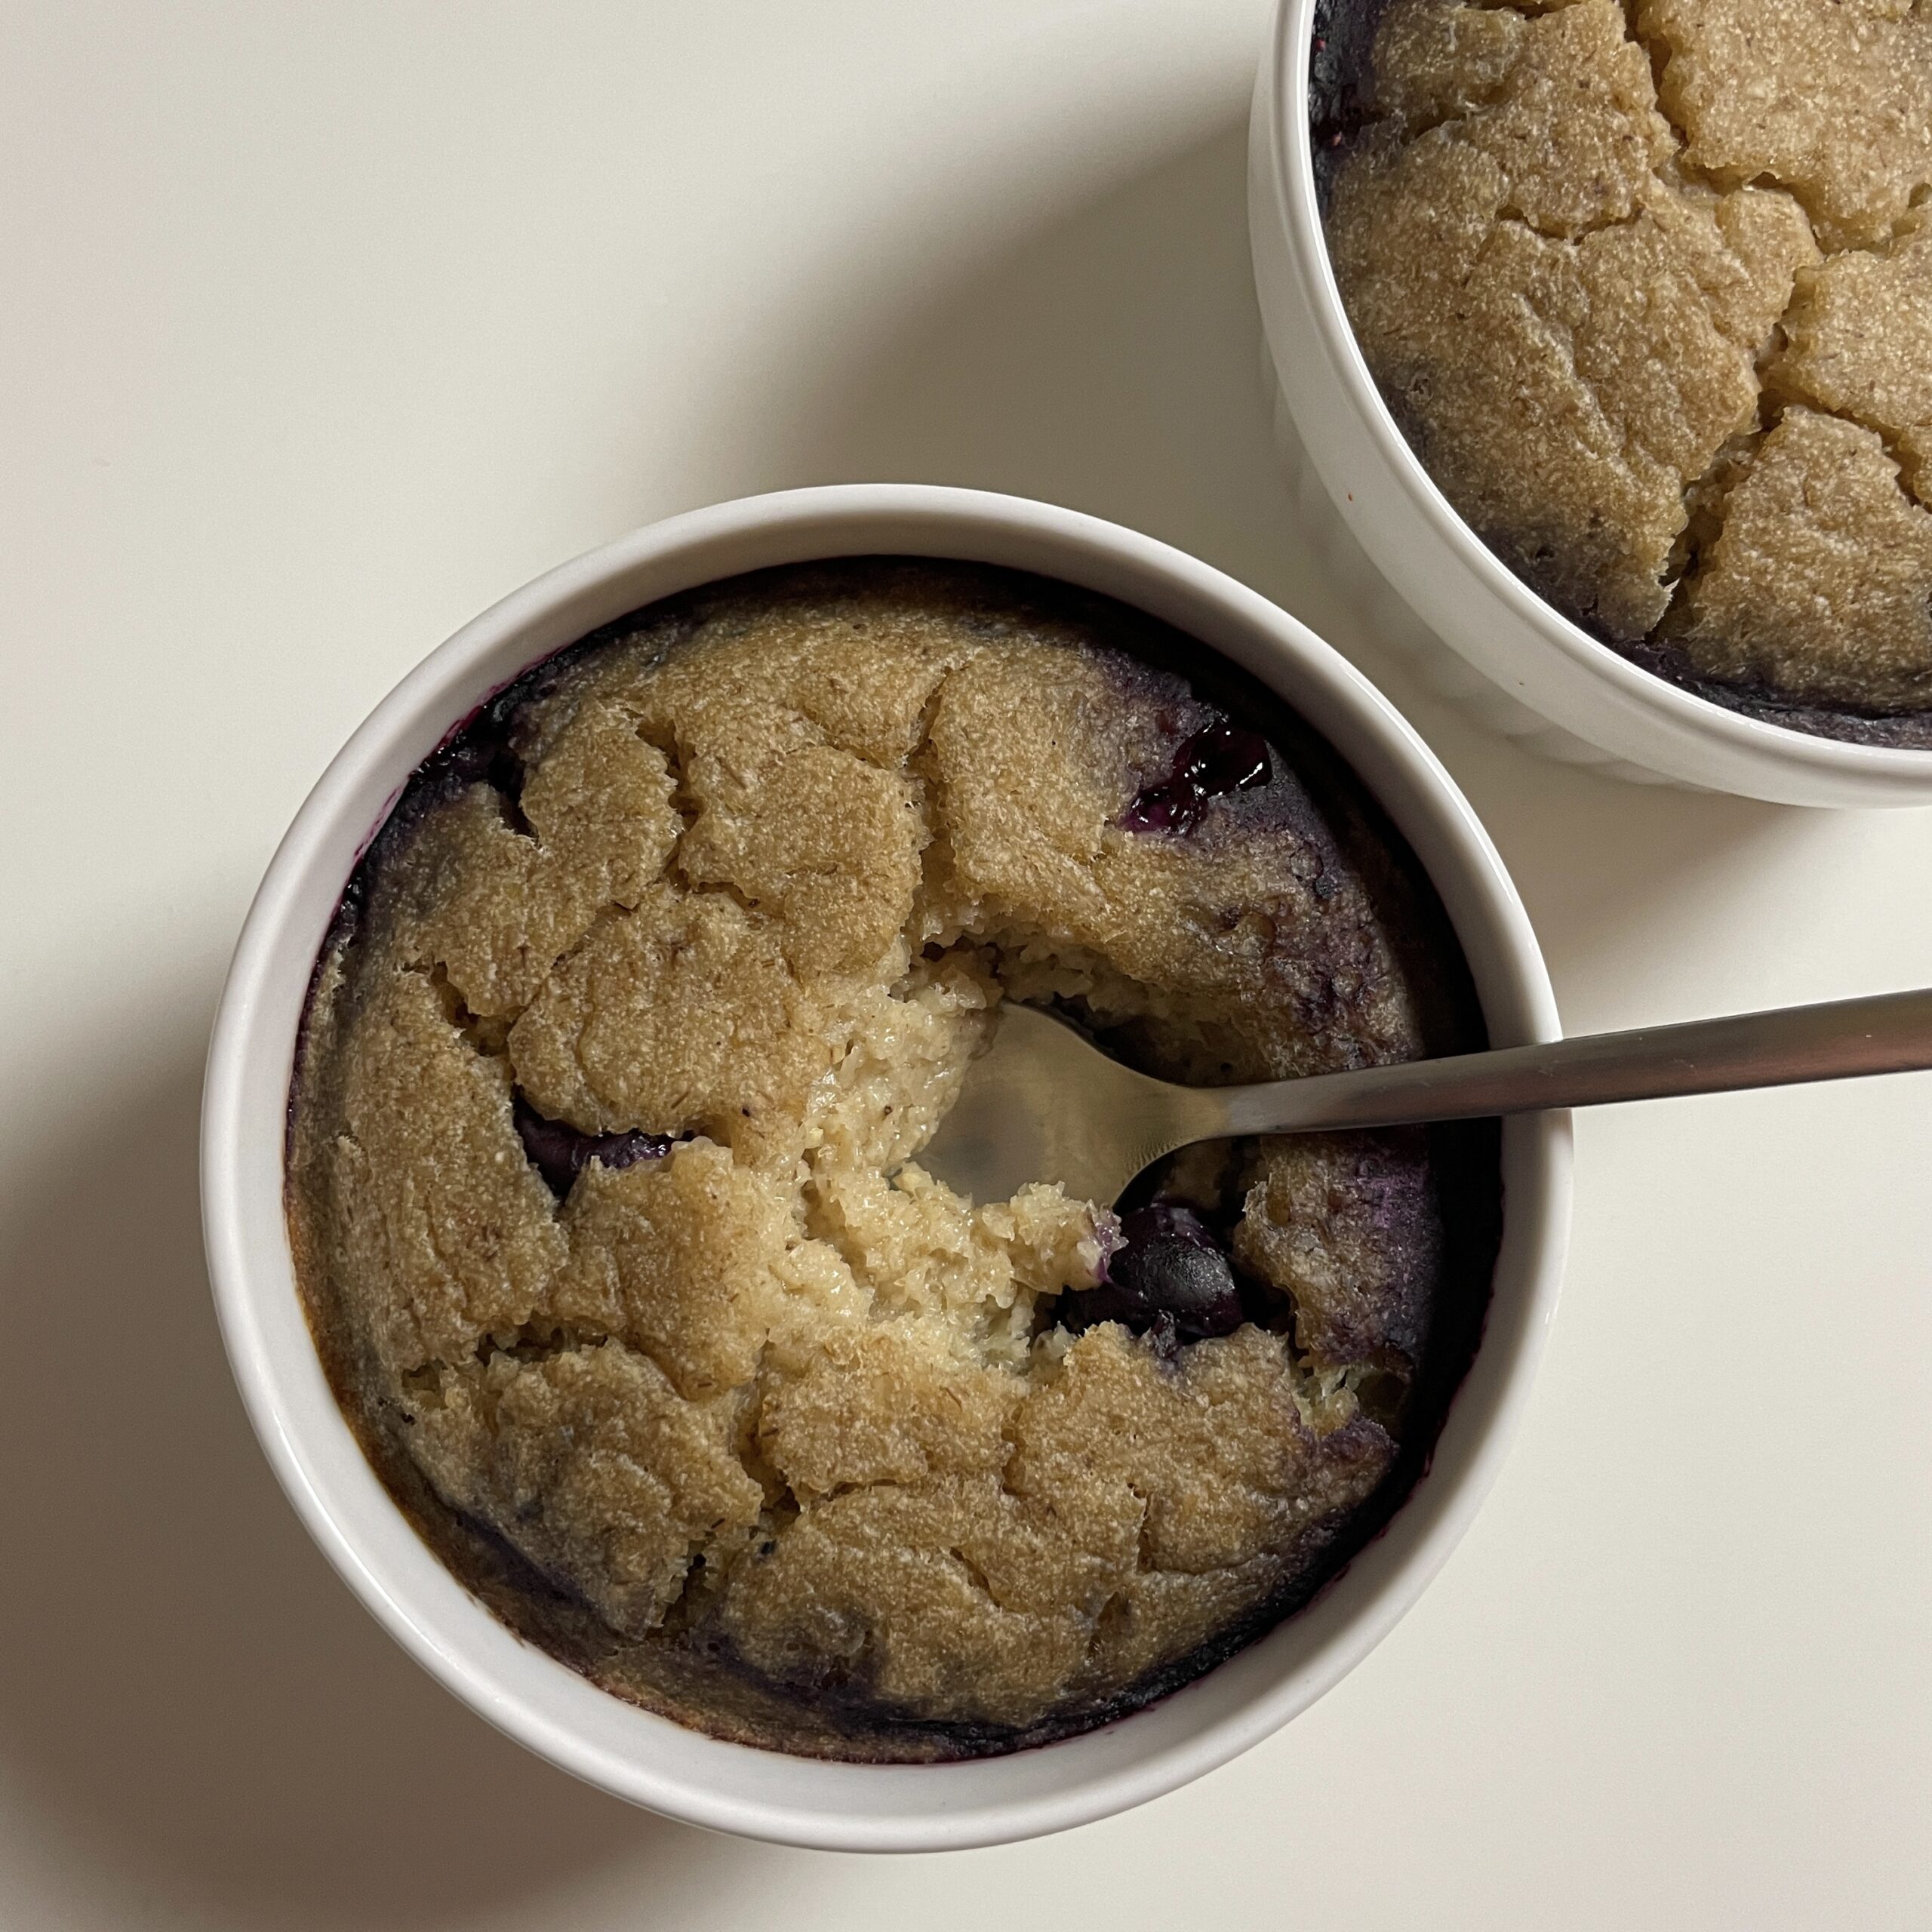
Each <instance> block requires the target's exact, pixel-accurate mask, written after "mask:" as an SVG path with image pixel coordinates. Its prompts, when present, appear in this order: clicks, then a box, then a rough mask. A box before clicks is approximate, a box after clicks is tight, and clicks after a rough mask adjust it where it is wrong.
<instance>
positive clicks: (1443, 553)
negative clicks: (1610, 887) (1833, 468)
mask: <svg viewBox="0 0 1932 1932" xmlns="http://www.w3.org/2000/svg"><path fill="white" fill-rule="evenodd" d="M1314 13H1315V0H1279V5H1278V8H1277V9H1276V12H1275V19H1274V23H1273V26H1272V30H1271V31H1270V33H1269V38H1268V41H1267V43H1266V48H1265V49H1264V51H1263V54H1262V60H1261V72H1260V77H1259V78H1258V80H1257V84H1256V88H1255V95H1254V114H1253V118H1252V119H1251V122H1250V124H1249V130H1248V232H1249V240H1250V243H1251V247H1252V249H1253V251H1254V278H1255V285H1256V289H1257V294H1259V296H1260V303H1261V315H1262V321H1263V327H1264V328H1265V330H1266V337H1267V349H1268V353H1267V355H1266V357H1265V358H1264V360H1265V361H1266V363H1267V364H1268V365H1269V374H1270V375H1271V376H1272V380H1273V381H1274V382H1275V383H1276V384H1278V390H1279V398H1280V405H1281V408H1280V414H1281V417H1284V418H1285V419H1286V420H1285V421H1284V422H1282V423H1281V425H1280V427H1281V429H1282V430H1283V431H1284V432H1285V433H1284V434H1282V435H1278V438H1277V441H1278V445H1280V446H1281V448H1282V449H1283V452H1284V456H1285V457H1286V458H1287V464H1288V467H1289V469H1290V472H1291V478H1292V479H1293V480H1294V481H1296V482H1297V484H1298V485H1306V483H1307V482H1308V481H1309V478H1308V476H1307V473H1306V472H1307V470H1308V469H1309V468H1310V467H1312V470H1313V472H1315V477H1316V478H1318V483H1319V487H1317V488H1308V487H1303V488H1300V490H1299V491H1298V501H1299V503H1300V507H1301V509H1302V511H1303V514H1304V515H1307V516H1308V517H1309V518H1311V520H1312V524H1313V525H1314V527H1315V531H1316V533H1317V534H1318V537H1324V538H1325V539H1326V540H1327V547H1328V548H1329V549H1330V550H1331V555H1333V556H1334V560H1335V561H1337V562H1338V563H1339V564H1340V566H1341V568H1343V572H1344V574H1345V575H1346V574H1349V565H1351V563H1352V562H1353V561H1355V559H1356V558H1358V557H1359V556H1360V554H1361V552H1366V553H1367V561H1368V563H1369V564H1370V565H1372V566H1373V569H1374V571H1376V572H1379V573H1380V577H1381V578H1382V579H1383V580H1384V582H1385V583H1386V585H1387V586H1389V587H1390V588H1392V591H1393V592H1394V595H1392V596H1391V595H1387V594H1386V592H1383V594H1382V595H1379V596H1378V595H1377V589H1378V588H1379V586H1374V584H1373V583H1367V584H1365V585H1364V589H1366V591H1367V595H1368V597H1369V599H1370V601H1371V609H1372V611H1373V614H1374V618H1375V620H1377V622H1378V623H1379V624H1380V625H1381V626H1382V627H1383V629H1385V630H1386V632H1388V633H1389V636H1390V640H1391V641H1392V642H1394V643H1395V644H1397V645H1399V646H1401V648H1404V649H1407V650H1410V651H1414V652H1416V653H1417V654H1418V655H1419V656H1420V657H1422V659H1423V661H1424V662H1425V663H1426V664H1428V663H1429V660H1433V663H1432V664H1430V665H1429V669H1430V672H1431V676H1430V681H1431V682H1432V684H1433V685H1435V688H1437V689H1438V691H1441V692H1442V693H1443V694H1444V695H1445V696H1447V697H1451V698H1454V699H1455V700H1457V701H1458V702H1459V703H1461V704H1463V706H1465V708H1466V709H1468V710H1469V712H1472V714H1473V715H1475V717H1476V718H1478V720H1479V721H1481V723H1483V724H1485V725H1487V727H1488V728H1490V729H1491V730H1492V731H1500V732H1502V733H1503V734H1506V736H1508V737H1512V738H1515V739H1517V740H1519V741H1521V742H1522V743H1525V744H1526V745H1527V746H1530V747H1531V749H1535V750H1537V751H1540V752H1543V753H1544V754H1546V755H1548V756H1550V757H1552V758H1560V759H1561V760H1563V761H1565V762H1567V763H1576V764H1592V765H1595V766H1598V767H1599V768H1602V769H1604V770H1605V771H1608V772H1610V773H1611V774H1614V775H1616V776H1617V777H1624V778H1629V779H1634V780H1639V781H1644V782H1649V783H1657V782H1658V781H1659V780H1664V781H1666V782H1672V783H1678V784H1681V785H1689V786H1695V787H1698V788H1702V789H1711V790H1714V791H1724V792H1740V793H1742V794H1743V795H1744V796H1746V797H1747V798H1767V799H1770V800H1771V801H1774V802H1776V803H1778V804H1801V805H1924V804H1932V752H1921V751H1901V750H1893V749H1887V748H1884V747H1881V746H1871V745H1854V744H1847V743H1842V742H1841V741H1840V740H1836V739H1832V738H1819V737H1812V736H1810V735H1809V734H1807V733H1804V732H1801V731H1786V730H1785V729H1784V728H1783V727H1781V726H1779V725H1776V724H1764V723H1763V722H1761V721H1760V720H1758V719H1757V718H1746V717H1743V716H1741V715H1740V714H1738V713H1737V712H1732V711H1727V710H1726V709H1724V707H1723V706H1721V705H1716V704H1712V703H1709V702H1708V701H1707V700H1705V699H1703V698H1700V697H1694V696H1693V695H1692V694H1690V692H1689V691H1683V690H1681V689H1679V688H1678V687H1677V686H1676V685H1672V684H1669V683H1666V681H1664V680H1663V678H1657V677H1654V676H1652V675H1651V673H1650V672H1647V671H1643V670H1640V669H1638V667H1637V666H1635V665H1634V664H1632V663H1630V662H1629V660H1628V659H1626V658H1623V657H1619V656H1618V655H1617V653H1616V652H1615V651H1612V650H1611V649H1610V648H1608V646H1607V645H1602V644H1599V643H1598V641H1596V639H1595V638H1592V637H1591V636H1590V635H1589V633H1588V632H1586V631H1584V630H1583V629H1580V628H1579V626H1577V625H1575V624H1574V623H1571V622H1570V621H1569V620H1568V619H1567V618H1566V617H1561V616H1559V615H1558V613H1557V612H1556V611H1555V610H1553V609H1552V608H1551V607H1550V606H1549V605H1547V604H1546V603H1545V602H1544V601H1543V599H1542V598H1540V597H1539V596H1537V595H1536V593H1535V592H1534V591H1532V590H1531V589H1530V588H1529V587H1528V586H1527V585H1526V584H1524V583H1523V582H1522V581H1521V579H1519V578H1518V577H1516V576H1515V574H1514V573H1513V572H1512V571H1510V570H1509V568H1507V567H1506V565H1503V563H1501V562H1500V561H1498V560H1497V558H1496V557H1495V556H1494V554H1493V553H1492V552H1491V551H1490V550H1489V549H1487V547H1486V546H1484V545H1483V544H1482V543H1480V542H1479V541H1478V540H1477V538H1476V537H1475V534H1474V533H1473V532H1472V531H1471V530H1470V529H1469V526H1468V525H1466V524H1465V523H1464V522H1463V520H1462V518H1460V516H1458V515H1457V513H1456V512H1455V511H1454V509H1452V508H1451V506H1450V504H1449V501H1448V500H1447V498H1446V497H1444V495H1443V494H1442V493H1441V491H1440V490H1438V488H1436V486H1435V484H1434V483H1433V482H1432V481H1431V480H1430V478H1429V473H1428V472H1427V471H1426V470H1425V469H1423V466H1422V465H1421V463H1420V462H1418V461H1417V458H1416V456H1415V454H1414V451H1412V450H1411V448H1409V446H1408V444H1407V442H1406V441H1404V438H1403V436H1402V434H1401V431H1400V430H1399V429H1397V427H1396V426H1395V418H1394V417H1392V416H1391V415H1390V414H1389V408H1388V406H1387V405H1386V404H1385V403H1384V402H1383V400H1382V398H1381V395H1380V393H1379V392H1377V389H1376V386H1375V383H1374V378H1373V377H1371V375H1370V374H1369V372H1368V365H1367V363H1366V362H1364V361H1363V359H1362V354H1361V349H1360V348H1359V347H1358V345H1357V343H1356V342H1355V335H1354V333H1353V331H1352V330H1351V329H1350V328H1349V321H1348V317H1347V315H1346V312H1345V311H1344V310H1343V306H1342V299H1341V296H1340V292H1339V291H1338V290H1337V288H1336V285H1335V276H1334V269H1332V267H1331V266H1330V263H1329V260H1328V250H1327V244H1326V242H1324V239H1323V236H1322V229H1321V213H1320V210H1319V207H1318V204H1317V202H1316V199H1315V168H1314V162H1313V158H1312V153H1311V149H1310V143H1309V131H1308V112H1307V106H1306V103H1307V100H1308V85H1309V45H1310V40H1311V37H1312V33H1313V31H1314V26H1313V22H1314ZM1358 546H1359V547H1358ZM1351 553H1354V555H1351Z"/></svg>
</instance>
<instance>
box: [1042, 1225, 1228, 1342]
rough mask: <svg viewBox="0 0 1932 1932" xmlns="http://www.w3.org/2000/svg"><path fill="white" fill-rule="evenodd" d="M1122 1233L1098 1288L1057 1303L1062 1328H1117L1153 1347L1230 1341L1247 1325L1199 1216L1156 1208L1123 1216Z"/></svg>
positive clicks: (1218, 1249)
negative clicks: (1151, 1341) (1149, 1340)
mask: <svg viewBox="0 0 1932 1932" xmlns="http://www.w3.org/2000/svg"><path fill="white" fill-rule="evenodd" d="M1121 1235H1122V1236H1123V1237H1124V1242H1123V1245H1122V1246H1121V1249H1120V1251H1119V1252H1118V1254H1115V1255H1114V1256H1113V1257H1112V1258H1111V1259H1110V1260H1109V1262H1108V1264H1107V1272H1106V1279H1105V1280H1104V1281H1102V1282H1101V1284H1100V1286H1099V1287H1097V1288H1088V1289H1086V1290H1084V1291H1076V1292H1075V1293H1072V1294H1067V1295H1063V1297H1061V1298H1060V1306H1059V1315H1060V1324H1061V1325H1062V1326H1063V1327H1066V1328H1068V1329H1069V1330H1071V1331H1072V1332H1073V1333H1074V1334H1076V1335H1077V1334H1081V1333H1082V1332H1083V1331H1085V1330H1087V1329H1088V1328H1091V1327H1094V1325H1095V1324H1097V1323H1098V1322H1102V1321H1118V1322H1119V1323H1120V1324H1121V1325H1122V1326H1123V1327H1126V1328H1129V1329H1131V1330H1132V1331H1133V1332H1134V1334H1137V1335H1142V1334H1150V1333H1151V1334H1153V1336H1154V1337H1155V1342H1156V1344H1157V1346H1158V1344H1159V1343H1161V1342H1162V1341H1168V1342H1198V1341H1201V1340H1204V1339H1205V1338H1206V1337H1209V1336H1211V1335H1232V1334H1233V1333H1234V1332H1235V1330H1236V1329H1237V1328H1238V1327H1240V1326H1241V1323H1242V1322H1243V1321H1244V1320H1245V1319H1246V1316H1245V1315H1244V1313H1243V1311H1242V1309H1241V1290H1240V1287H1239V1285H1238V1284H1237V1283H1236V1281H1235V1272H1234V1269H1233V1266H1232V1264H1231V1263H1229V1260H1228V1256H1227V1251H1226V1249H1225V1248H1223V1247H1222V1245H1221V1244H1220V1242H1219V1241H1217V1240H1216V1239H1215V1238H1214V1232H1213V1230H1212V1229H1210V1228H1209V1227H1208V1226H1207V1223H1206V1222H1204V1220H1201V1217H1200V1216H1199V1215H1198V1214H1193V1213H1192V1212H1190V1211H1189V1210H1188V1209H1187V1208H1185V1207H1170V1206H1169V1205H1168V1204H1166V1203H1165V1202H1158V1203H1156V1204H1155V1205H1154V1206H1153V1207H1139V1208H1136V1209H1135V1210H1134V1212H1133V1213H1132V1214H1125V1215H1123V1216H1122V1217H1121Z"/></svg>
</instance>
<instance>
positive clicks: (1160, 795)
mask: <svg viewBox="0 0 1932 1932" xmlns="http://www.w3.org/2000/svg"><path fill="white" fill-rule="evenodd" d="M1268 780H1269V761H1268V741H1267V740H1266V739H1265V738H1263V737H1262V735H1261V734H1260V732H1258V731H1243V730H1242V729H1241V727H1240V726H1239V725H1238V724H1229V722H1228V721H1227V720H1226V718H1220V719H1218V720H1217V721H1216V722H1215V723H1214V724H1210V725H1208V726H1207V728H1205V729H1204V730H1202V731H1197V732H1195V734H1194V736H1193V737H1191V738H1189V740H1186V743H1184V744H1183V745H1182V746H1181V747H1180V749H1179V750H1178V751H1177V752H1175V754H1174V769H1173V770H1172V771H1171V772H1170V773H1169V774H1168V777H1167V780H1166V782H1165V783H1163V784H1160V785H1155V786H1149V788H1148V789H1147V790H1146V791H1144V792H1142V793H1141V794H1140V796H1139V797H1138V798H1136V799H1135V800H1134V802H1133V804H1131V805H1129V806H1128V808H1127V811H1126V812H1125V814H1124V815H1123V817H1122V818H1121V824H1122V825H1124V826H1126V828H1127V829H1128V831H1130V832H1182V833H1185V832H1192V830H1193V829H1194V828H1195V826H1196V825H1197V824H1198V823H1200V820H1201V813H1202V812H1203V811H1205V810H1206V808H1207V801H1208V800H1209V799H1210V798H1224V797H1226V795H1227V794H1228V793H1229V792H1247V791H1251V790H1252V789H1254V786H1257V785H1265V784H1266V783H1267V782H1268Z"/></svg>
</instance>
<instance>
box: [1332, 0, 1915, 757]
mask: <svg viewBox="0 0 1932 1932" xmlns="http://www.w3.org/2000/svg"><path fill="white" fill-rule="evenodd" d="M1347 4H1348V0H1337V5H1347ZM1367 94H1368V96H1369V98H1370V101H1371V108H1370V109H1369V110H1368V111H1367V112H1365V113H1364V115H1361V116H1360V117H1358V118H1361V121H1362V123H1363V125H1361V126H1360V128H1359V131H1358V132H1356V131H1351V133H1352V138H1351V139H1349V140H1348V141H1347V142H1346V146H1347V152H1346V157H1345V158H1343V160H1342V162H1341V164H1340V166H1339V168H1337V169H1336V170H1335V171H1334V174H1333V176H1332V183H1333V192H1332V200H1331V208H1330V210H1329V215H1328V225H1327V226H1328V237H1329V242H1330V248H1331V254H1332V257H1333V260H1334V266H1335V270H1336V275H1337V281H1338V283H1339V285H1340V288H1341V291H1342V294H1343V300H1344V303H1345V305H1346V308H1347V309H1348V312H1349V318H1350V321H1351V322H1352V325H1353V327H1354V328H1355V334H1356V336H1357V338H1358V340H1359V342H1360V343H1361V347H1362V350H1363V353H1364V356H1365V357H1366V358H1367V361H1368V364H1369V366H1370V368H1371V371H1372V372H1373V374H1374V377H1375V378H1376V380H1377V384H1378V386H1380V389H1381V390H1382V392H1383V395H1384V396H1385V398H1386V399H1387V401H1389V405H1390V408H1392V411H1394V413H1395V416H1396V417H1397V420H1398V422H1399V423H1400V424H1401V427H1402V429H1403V431H1404V434H1405V435H1407V438H1409V440H1410V441H1411V444H1412V445H1413V446H1414V448H1415V450H1416V451H1417V454H1418V455H1419V456H1420V457H1421V459H1422V460H1423V463H1424V464H1425V465H1426V467H1427V468H1428V469H1429V472H1430V474H1431V475H1432V476H1433V477H1434V478H1435V481H1437V482H1438V484H1439V485H1441V488H1442V489H1443V491H1444V494H1446V495H1447V497H1448V498H1449V499H1450V500H1451V503H1454V505H1455V506H1456V508H1457V510H1458V511H1459V512H1460V513H1461V514H1462V515H1463V518H1464V519H1465V520H1466V521H1467V522H1468V523H1469V525H1470V526H1471V528H1472V529H1474V530H1475V532H1476V534H1478V536H1480V537H1481V538H1482V539H1483V540H1484V542H1485V543H1487V544H1488V545H1489V546H1491V548H1492V549H1494V550H1495V551H1496V552H1497V553H1498V555H1500V556H1501V557H1502V558H1503V559H1504V561H1506V562H1507V563H1509V565H1510V566H1511V567H1512V568H1513V569H1514V570H1515V571H1516V572H1517V573H1518V574H1519V575H1520V576H1521V577H1524V579H1525V580H1526V581H1527V582H1528V583H1530V584H1531V586H1532V587H1533V588H1534V589H1536V590H1537V591H1538V592H1540V594H1541V595H1543V596H1544V597H1546V598H1548V599H1549V601H1551V602H1552V604H1554V605H1555V606H1556V607H1557V608H1558V609H1559V610H1561V611H1564V613H1565V614H1567V615H1569V616H1571V617H1574V618H1575V619H1576V620H1577V621H1578V622H1580V623H1582V624H1583V625H1584V626H1585V627H1586V629H1590V630H1591V631H1592V632H1594V633H1595V635H1598V636H1600V637H1601V638H1604V639H1606V640H1607V641H1609V642H1611V643H1612V644H1614V645H1617V646H1619V647H1620V648H1623V649H1625V650H1626V651H1628V652H1629V653H1630V654H1632V655H1633V656H1635V657H1637V659H1638V661H1639V662H1641V663H1644V664H1646V665H1647V666H1649V667H1650V668H1653V669H1660V670H1663V671H1666V672H1667V673H1668V674H1670V675H1678V676H1679V677H1680V678H1681V681H1687V682H1691V683H1693V684H1694V685H1695V686H1696V687H1697V688H1700V689H1702V690H1703V691H1704V692H1705V694H1706V695H1711V696H1715V697H1718V698H1719V699H1720V701H1724V702H1729V703H1734V704H1735V705H1737V706H1739V707H1740V708H1743V709H1758V710H1760V711H1762V712H1765V713H1766V715H1777V716H1779V717H1780V718H1781V720H1782V721H1785V722H1788V723H1792V724H1799V725H1800V726H1801V727H1802V728H1808V729H1814V730H1820V731H1828V732H1839V733H1841V734H1845V735H1860V736H1862V735H1867V734H1866V732H1865V731H1862V730H1861V729H1860V728H1859V726H1858V724H1857V719H1858V718H1861V717H1862V718H1875V719H1883V718H1886V717H1887V715H1898V714H1903V713H1912V712H1919V711H1922V710H1924V709H1927V708H1928V707H1932V569H1929V568H1927V564H1926V561H1925V549H1924V531H1926V529H1927V528H1928V527H1932V526H1927V523H1926V518H1927V515H1928V509H1927V499H1926V497H1925V494H1924V493H1925V491H1926V489H1927V476H1928V469H1932V465H1928V463H1927V452H1928V450H1932V246H1929V245H1928V242H1927V237H1926V232H1925V217H1924V214H1922V213H1921V211H1920V204H1921V202H1924V200H1925V199H1926V198H1927V195H1928V194H1932V8H1927V5H1925V3H1924V0H1629V4H1628V5H1623V4H1619V0H1550V3H1549V4H1545V5H1522V6H1521V7H1515V6H1506V5H1471V4H1465V0H1389V4H1388V5H1387V7H1386V11H1384V12H1383V14H1382V15H1381V17H1380V23H1379V26H1378V27H1377V31H1376V34H1375V36H1374V47H1373V54H1372V57H1371V75H1369V76H1368V77H1367ZM1337 138H1340V137H1337ZM1822 418H1829V419H1831V420H1832V422H1831V426H1829V427H1827V426H1825V425H1824V423H1823V422H1822V421H1820V420H1818V419H1822ZM1787 421H1788V422H1789V426H1788V427H1787V426H1786V425H1787ZM1734 521H1739V522H1740V524H1741V525H1742V526H1743V528H1741V529H1740V531H1738V532H1737V534H1735V535H1734V536H1733V537H1731V538H1730V540H1729V541H1727V540H1726V534H1727V532H1728V531H1730V526H1731V525H1732V523H1733V522H1734ZM1861 532H1862V533H1863V534H1861ZM1840 714H1848V715H1840Z"/></svg>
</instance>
